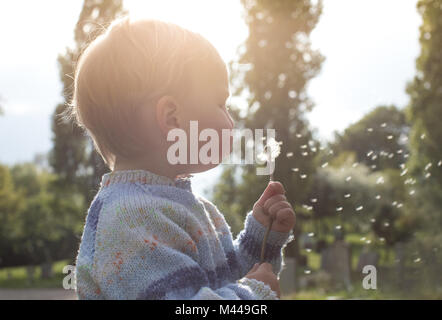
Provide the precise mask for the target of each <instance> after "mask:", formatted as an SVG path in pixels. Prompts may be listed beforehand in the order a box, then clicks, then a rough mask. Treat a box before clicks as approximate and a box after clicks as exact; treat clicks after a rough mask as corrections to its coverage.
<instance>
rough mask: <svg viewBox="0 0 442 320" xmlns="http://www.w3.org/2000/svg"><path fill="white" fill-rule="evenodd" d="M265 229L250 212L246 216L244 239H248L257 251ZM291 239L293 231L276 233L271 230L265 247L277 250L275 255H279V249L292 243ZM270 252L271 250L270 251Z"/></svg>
mask: <svg viewBox="0 0 442 320" xmlns="http://www.w3.org/2000/svg"><path fill="white" fill-rule="evenodd" d="M266 229H267V228H266V227H264V226H263V225H262V224H261V223H260V222H258V220H256V219H255V217H254V216H253V213H252V211H250V212H249V213H248V214H247V217H246V221H245V227H244V231H245V233H244V239H250V240H252V241H253V242H255V243H256V245H257V247H258V248H259V250H260V248H261V244H262V240H263V239H264V234H265V233H266ZM293 238H294V236H293V230H290V232H278V231H273V230H271V231H270V233H269V236H268V238H267V245H268V246H269V247H270V248H273V249H275V250H277V251H278V252H277V254H278V255H279V252H280V249H281V247H283V246H284V245H285V244H286V243H289V242H290V241H292V240H293ZM270 251H273V250H272V249H270Z"/></svg>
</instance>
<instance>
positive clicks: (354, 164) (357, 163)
mask: <svg viewBox="0 0 442 320" xmlns="http://www.w3.org/2000/svg"><path fill="white" fill-rule="evenodd" d="M358 165H359V162H355V163H353V164H352V165H351V166H352V167H353V168H356V167H357V166H358Z"/></svg>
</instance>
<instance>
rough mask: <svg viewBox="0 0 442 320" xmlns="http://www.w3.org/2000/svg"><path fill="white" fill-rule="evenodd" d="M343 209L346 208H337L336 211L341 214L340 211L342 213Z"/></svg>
mask: <svg viewBox="0 0 442 320" xmlns="http://www.w3.org/2000/svg"><path fill="white" fill-rule="evenodd" d="M342 209H344V208H342V207H337V208H336V211H338V212H340V211H342Z"/></svg>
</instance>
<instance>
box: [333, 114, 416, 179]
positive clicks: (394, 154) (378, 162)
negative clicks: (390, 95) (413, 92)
mask: <svg viewBox="0 0 442 320" xmlns="http://www.w3.org/2000/svg"><path fill="white" fill-rule="evenodd" d="M408 133H409V125H408V123H407V121H406V117H405V113H404V112H403V111H402V110H399V109H397V108H396V107H395V106H380V107H377V108H375V109H374V110H373V111H371V112H369V113H368V114H367V115H365V116H364V117H363V118H362V119H361V120H359V121H357V122H356V123H354V124H352V125H350V126H349V127H348V128H347V129H345V131H344V132H343V134H336V138H335V142H334V143H333V149H334V151H335V154H339V153H341V152H344V151H351V152H355V154H356V161H358V162H362V163H364V164H365V165H367V166H368V167H370V168H371V169H372V170H375V171H376V170H383V169H386V168H399V166H400V165H401V164H403V163H405V162H406V158H405V157H406V156H407V154H408V150H407V139H408Z"/></svg>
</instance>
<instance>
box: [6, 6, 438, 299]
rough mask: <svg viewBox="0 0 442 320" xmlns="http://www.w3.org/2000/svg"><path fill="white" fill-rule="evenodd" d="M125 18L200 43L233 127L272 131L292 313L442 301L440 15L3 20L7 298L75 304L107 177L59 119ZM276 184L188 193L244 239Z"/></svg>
mask: <svg viewBox="0 0 442 320" xmlns="http://www.w3.org/2000/svg"><path fill="white" fill-rule="evenodd" d="M128 13H130V14H131V15H132V16H135V17H148V18H157V19H161V20H166V21H171V22H175V23H177V24H180V25H182V26H184V27H186V28H189V29H191V30H193V31H196V32H198V33H201V34H202V35H203V36H205V37H206V38H207V39H208V40H209V41H211V42H212V44H213V45H214V46H215V47H216V48H217V49H218V50H219V52H220V54H221V56H222V58H223V59H224V61H225V62H226V63H227V64H228V67H229V72H230V85H231V97H230V98H229V104H230V107H231V110H232V114H233V115H234V117H235V119H236V123H237V127H238V128H242V127H246V128H251V129H255V128H267V127H269V128H275V129H276V133H277V137H276V138H277V140H279V141H282V145H281V147H282V153H281V155H280V156H279V157H278V158H277V159H276V171H275V179H276V180H279V181H281V182H282V183H283V184H284V185H285V188H286V190H287V197H288V199H289V201H290V202H291V203H292V204H293V206H294V207H295V211H296V214H297V224H296V227H295V230H294V232H295V238H296V240H295V241H293V242H291V243H290V244H289V245H288V246H287V247H286V249H285V256H286V267H285V269H284V271H283V272H282V274H281V284H282V291H283V294H284V295H283V298H284V299H410V298H413V299H441V298H442V277H441V276H440V271H441V270H442V268H441V267H442V254H441V250H442V248H441V244H442V235H441V227H442V212H441V208H442V148H441V147H440V146H439V144H440V141H442V126H441V125H440V123H441V121H442V60H441V59H440V52H442V0H388V1H385V0H383V1H381V0H372V1H363V0H334V1H332V0H324V1H320V0H228V1H220V0H209V1H202V0H188V1H173V0H162V1H140V0H138V1H137V0H84V1H69V2H68V1H63V2H61V1H56V0H44V1H38V2H36V1H30V0H16V1H9V2H7V1H2V2H1V3H0V39H2V50H1V52H0V299H4V298H8V297H9V298H10V297H19V298H33V297H40V298H41V297H44V298H48V299H51V298H55V299H65V298H66V299H71V298H74V297H75V294H74V293H73V291H72V290H63V289H62V280H63V278H64V277H65V276H66V274H63V272H62V269H63V267H64V266H65V265H73V264H74V262H75V257H76V254H77V250H78V246H79V243H80V239H81V234H82V230H83V225H84V221H85V217H86V213H87V209H88V205H89V203H90V201H91V200H92V198H93V197H94V195H95V193H96V192H97V190H98V188H99V183H100V181H101V176H102V174H104V173H105V172H107V169H106V167H105V166H104V164H103V162H102V160H101V159H100V157H99V156H98V154H97V153H96V152H95V151H94V150H93V148H92V143H91V141H90V139H89V138H88V137H87V136H85V135H84V133H83V132H82V131H81V130H79V128H78V127H76V126H75V125H74V124H72V123H66V122H61V121H59V120H57V115H58V114H60V113H61V112H63V110H64V109H65V108H66V105H65V103H66V102H68V101H69V100H70V98H71V94H72V84H73V71H74V68H75V61H76V60H77V58H78V56H79V54H80V52H81V50H82V49H83V48H84V47H85V46H86V45H87V44H88V43H89V42H90V41H92V40H93V39H95V37H97V36H98V35H99V34H100V33H101V32H103V29H104V28H105V27H106V26H107V25H109V23H110V22H111V21H112V20H113V19H115V18H116V17H119V16H121V15H125V14H128ZM207 181H210V182H209V184H208V183H207ZM267 181H268V177H265V176H257V175H256V167H255V166H253V165H235V166H234V165H227V164H225V165H220V166H218V167H217V168H215V169H212V170H210V171H208V172H205V173H201V174H197V175H195V177H194V178H193V189H194V191H195V192H197V193H200V194H203V195H205V196H206V197H208V198H209V199H210V200H212V201H213V202H214V203H215V204H216V205H217V206H218V207H219V209H220V210H221V211H222V212H223V213H224V215H225V216H226V219H227V221H228V222H229V224H230V225H231V227H232V232H233V233H234V236H236V235H237V234H238V232H239V231H240V230H241V229H242V227H243V221H244V217H245V215H246V214H247V212H248V211H250V210H251V208H252V205H253V203H254V202H255V201H256V200H257V199H258V197H259V195H260V194H261V193H262V191H263V190H264V188H265V186H266V184H267ZM366 265H373V266H375V267H376V271H377V272H376V289H365V288H364V286H363V279H364V277H366V276H367V274H364V273H363V272H362V270H363V267H364V266H366ZM372 284H373V283H372ZM42 292H43V293H44V295H43V294H42Z"/></svg>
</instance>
